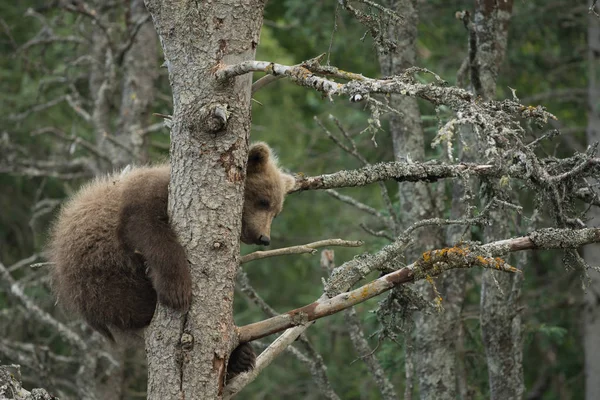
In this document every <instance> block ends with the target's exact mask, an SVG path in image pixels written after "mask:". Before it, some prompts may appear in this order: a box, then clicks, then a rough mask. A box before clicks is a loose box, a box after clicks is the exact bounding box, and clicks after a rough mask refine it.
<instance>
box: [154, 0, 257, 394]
mask: <svg viewBox="0 0 600 400" xmlns="http://www.w3.org/2000/svg"><path fill="white" fill-rule="evenodd" d="M146 6H147V8H148V10H149V11H150V13H151V15H152V18H153V21H154V26H155V28H156V31H157V32H158V35H159V37H160V40H161V43H162V48H163V52H164V57H165V63H166V66H167V68H168V70H169V79H170V83H171V88H172V90H173V106H174V109H173V125H172V130H171V152H170V153H171V168H172V172H171V184H170V187H169V215H170V218H171V224H172V226H173V227H174V229H175V231H176V232H177V235H178V236H179V239H180V242H181V244H182V245H183V246H184V247H185V248H186V251H187V253H188V259H189V261H190V266H191V274H192V281H193V301H192V305H191V308H190V310H189V312H188V313H187V314H185V315H183V316H182V315H180V314H179V313H176V312H173V311H171V310H169V309H166V308H164V307H162V306H161V305H159V306H158V308H157V312H156V315H155V318H154V320H153V322H152V324H151V326H150V327H149V329H148V330H147V332H146V348H147V355H148V368H149V376H148V398H149V399H173V398H188V399H192V398H196V399H214V398H219V397H220V394H221V391H222V384H223V381H224V375H225V369H226V363H227V357H228V355H229V353H230V351H231V350H232V349H233V348H234V346H235V345H236V344H237V343H236V342H237V336H236V334H235V326H234V323H233V318H232V303H233V288H234V278H235V274H236V268H237V266H238V258H239V238H240V229H241V211H242V204H243V192H244V191H243V189H244V177H245V168H246V158H247V153H248V138H249V133H250V89H251V78H252V76H251V75H250V74H246V75H244V76H240V77H235V78H233V79H230V80H228V81H226V82H225V83H221V82H219V81H217V80H216V79H215V76H214V72H215V70H216V68H217V67H218V66H219V65H220V64H221V63H225V64H233V63H237V62H241V61H244V60H252V59H254V54H255V48H256V46H257V44H258V39H259V33H260V28H261V24H262V18H263V17H262V15H263V8H264V2H263V1H260V0H249V1H244V2H242V1H239V0H220V1H213V2H170V1H166V0H146Z"/></svg>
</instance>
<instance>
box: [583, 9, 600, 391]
mask: <svg viewBox="0 0 600 400" xmlns="http://www.w3.org/2000/svg"><path fill="white" fill-rule="evenodd" d="M588 18H589V25H588V68H589V69H588V82H589V86H588V127H587V140H588V144H590V145H591V144H592V143H595V142H598V141H600V86H599V85H598V82H599V78H600V76H599V74H600V23H599V22H598V19H597V18H596V16H595V15H593V14H590V16H589V17H588ZM588 216H589V217H591V218H592V219H591V220H590V221H588V222H587V225H588V226H598V225H600V212H599V210H598V208H597V207H592V208H591V209H590V210H589V212H588ZM583 255H584V257H585V260H586V261H587V262H588V263H589V264H590V265H598V260H600V246H599V245H592V246H586V247H585V248H584V250H583ZM590 278H591V282H590V284H589V286H588V288H587V292H586V294H585V297H584V301H585V307H584V310H583V339H584V342H583V346H584V350H585V351H584V354H585V377H586V379H585V398H586V399H587V400H592V399H594V400H595V399H600V379H598V377H599V376H600V357H598V354H600V273H599V272H597V271H594V270H590Z"/></svg>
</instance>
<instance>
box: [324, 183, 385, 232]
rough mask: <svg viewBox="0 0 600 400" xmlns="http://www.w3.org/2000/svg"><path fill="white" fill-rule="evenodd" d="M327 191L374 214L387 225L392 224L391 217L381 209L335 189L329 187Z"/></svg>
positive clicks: (334, 196)
mask: <svg viewBox="0 0 600 400" xmlns="http://www.w3.org/2000/svg"><path fill="white" fill-rule="evenodd" d="M325 193H327V194H328V195H330V196H331V197H333V198H335V199H338V200H339V201H341V202H343V203H346V204H349V205H351V206H353V207H356V208H357V209H359V210H361V211H364V212H366V213H368V214H371V215H373V216H374V217H377V218H379V219H380V220H381V221H382V222H383V223H384V224H385V225H386V226H388V227H389V226H390V224H391V221H390V218H389V217H386V216H385V215H383V214H381V213H380V212H379V211H377V210H376V209H374V208H373V207H370V206H368V205H366V204H364V203H361V202H360V201H358V200H356V199H354V198H352V197H350V196H346V195H343V194H341V193H339V192H337V191H335V190H333V189H327V190H325Z"/></svg>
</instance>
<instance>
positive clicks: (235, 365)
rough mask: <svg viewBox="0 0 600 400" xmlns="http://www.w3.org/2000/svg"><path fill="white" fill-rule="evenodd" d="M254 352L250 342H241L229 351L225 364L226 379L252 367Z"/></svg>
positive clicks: (254, 360)
mask: <svg viewBox="0 0 600 400" xmlns="http://www.w3.org/2000/svg"><path fill="white" fill-rule="evenodd" d="M255 362H256V353H255V352H254V349H253V348H252V345H251V344H250V343H242V344H240V345H239V346H238V347H236V348H235V350H233V352H231V355H230V356H229V363H228V364H227V381H229V380H230V379H231V378H233V377H234V376H236V375H238V374H241V373H242V372H246V371H250V370H251V369H253V368H254V363H255Z"/></svg>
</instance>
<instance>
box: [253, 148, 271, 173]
mask: <svg viewBox="0 0 600 400" xmlns="http://www.w3.org/2000/svg"><path fill="white" fill-rule="evenodd" d="M270 157H271V148H270V147H269V145H268V144H266V143H264V142H256V143H254V144H253V145H252V146H250V150H249V151H248V173H249V174H250V173H256V172H261V171H262V170H263V169H264V167H265V166H266V165H267V163H268V162H269V158H270Z"/></svg>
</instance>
